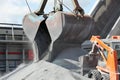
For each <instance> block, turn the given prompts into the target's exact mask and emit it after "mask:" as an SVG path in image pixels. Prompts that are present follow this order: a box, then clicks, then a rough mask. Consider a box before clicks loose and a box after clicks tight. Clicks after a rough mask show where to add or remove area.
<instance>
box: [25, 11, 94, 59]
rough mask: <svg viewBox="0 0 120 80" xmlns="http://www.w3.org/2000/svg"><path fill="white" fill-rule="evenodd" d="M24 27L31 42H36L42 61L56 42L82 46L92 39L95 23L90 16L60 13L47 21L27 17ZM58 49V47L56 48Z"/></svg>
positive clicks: (38, 17) (39, 17) (51, 15)
mask: <svg viewBox="0 0 120 80" xmlns="http://www.w3.org/2000/svg"><path fill="white" fill-rule="evenodd" d="M23 27H24V31H25V33H26V35H27V36H28V38H29V39H30V40H31V41H35V44H36V46H37V49H36V50H37V51H36V52H38V56H39V59H42V58H43V57H44V56H45V55H46V54H45V53H46V51H47V50H48V48H49V47H50V45H51V43H53V44H52V45H54V43H55V42H56V41H60V42H64V43H70V44H71V43H72V44H77V43H78V44H81V43H82V42H83V41H85V40H87V39H89V38H90V36H91V35H92V34H91V32H92V30H93V27H94V21H93V19H92V18H91V17H89V16H84V17H81V16H80V15H77V16H76V15H74V14H71V13H65V12H61V11H58V12H56V13H54V14H50V15H49V16H48V18H47V19H46V20H45V19H44V18H42V17H41V16H37V17H36V15H35V14H34V15H33V14H30V15H27V16H25V18H24V22H23ZM56 47H57V46H56ZM41 57H42V58H41Z"/></svg>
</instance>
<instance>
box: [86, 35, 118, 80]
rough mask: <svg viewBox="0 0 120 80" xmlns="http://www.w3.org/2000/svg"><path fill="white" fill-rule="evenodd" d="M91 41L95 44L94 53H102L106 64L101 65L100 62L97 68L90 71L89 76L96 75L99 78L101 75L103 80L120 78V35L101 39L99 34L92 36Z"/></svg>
mask: <svg viewBox="0 0 120 80" xmlns="http://www.w3.org/2000/svg"><path fill="white" fill-rule="evenodd" d="M90 41H91V42H92V43H93V44H94V46H93V50H92V54H94V53H100V56H101V58H102V62H103V63H104V64H102V65H99V64H100V63H101V62H99V63H98V66H97V67H96V68H97V70H96V71H95V70H92V71H90V73H89V74H88V77H92V76H94V77H95V78H96V80H99V79H100V75H101V80H119V59H120V53H119V52H120V36H113V37H112V39H104V40H100V39H99V37H98V36H92V38H91V40H90ZM95 50H96V51H95ZM98 75H99V79H98V77H97V76H98Z"/></svg>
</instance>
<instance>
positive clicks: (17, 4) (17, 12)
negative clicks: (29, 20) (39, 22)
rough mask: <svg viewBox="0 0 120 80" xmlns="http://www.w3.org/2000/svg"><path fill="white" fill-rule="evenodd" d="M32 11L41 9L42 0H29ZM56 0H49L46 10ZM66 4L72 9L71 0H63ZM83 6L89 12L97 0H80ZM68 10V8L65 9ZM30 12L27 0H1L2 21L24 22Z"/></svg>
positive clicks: (0, 21) (47, 10)
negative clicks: (25, 16)
mask: <svg viewBox="0 0 120 80" xmlns="http://www.w3.org/2000/svg"><path fill="white" fill-rule="evenodd" d="M27 1H28V4H29V6H30V9H31V11H32V12H35V11H36V10H37V9H39V4H40V0H27ZM53 1H54V0H48V4H47V6H46V8H45V11H46V12H49V11H51V10H52V9H53V8H52V7H53V5H54V3H53ZM63 1H64V4H65V5H66V6H67V7H68V8H70V9H71V10H72V3H71V0H63ZM78 1H79V4H80V5H81V7H82V8H83V9H84V10H85V13H86V14H88V13H89V11H90V10H91V8H92V6H93V5H94V4H95V2H96V0H78ZM65 10H67V9H65ZM28 13H30V11H29V9H28V6H27V5H26V2H25V0H0V23H16V24H17V23H18V24H22V20H23V17H24V15H25V14H28Z"/></svg>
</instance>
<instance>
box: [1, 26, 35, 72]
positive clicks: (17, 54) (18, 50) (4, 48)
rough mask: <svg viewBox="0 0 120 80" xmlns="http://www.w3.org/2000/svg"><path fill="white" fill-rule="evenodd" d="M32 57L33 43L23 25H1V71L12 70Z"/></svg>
mask: <svg viewBox="0 0 120 80" xmlns="http://www.w3.org/2000/svg"><path fill="white" fill-rule="evenodd" d="M32 59H33V51H32V47H31V43H30V42H29V40H28V38H27V37H26V35H25V33H24V31H23V29H22V27H13V25H7V26H5V25H0V72H1V73H3V72H9V71H12V70H14V69H15V68H16V67H17V66H18V65H19V64H21V63H23V62H26V61H31V60H32Z"/></svg>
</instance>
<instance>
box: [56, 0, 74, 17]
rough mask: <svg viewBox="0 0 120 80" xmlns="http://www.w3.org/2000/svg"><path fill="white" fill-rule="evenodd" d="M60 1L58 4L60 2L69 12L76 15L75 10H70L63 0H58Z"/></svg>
mask: <svg viewBox="0 0 120 80" xmlns="http://www.w3.org/2000/svg"><path fill="white" fill-rule="evenodd" d="M58 1H59V2H60V4H62V5H63V6H64V7H66V8H67V9H68V10H69V11H70V12H71V13H73V15H74V16H76V14H75V12H74V11H72V10H71V9H70V8H69V7H68V6H66V5H65V4H63V2H61V1H60V0H58Z"/></svg>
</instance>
